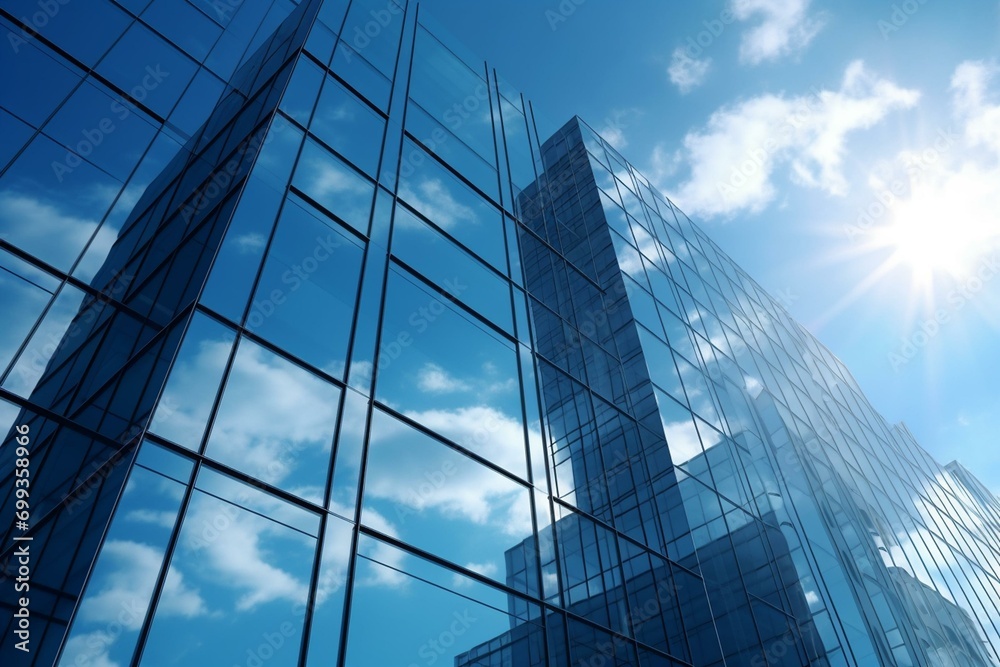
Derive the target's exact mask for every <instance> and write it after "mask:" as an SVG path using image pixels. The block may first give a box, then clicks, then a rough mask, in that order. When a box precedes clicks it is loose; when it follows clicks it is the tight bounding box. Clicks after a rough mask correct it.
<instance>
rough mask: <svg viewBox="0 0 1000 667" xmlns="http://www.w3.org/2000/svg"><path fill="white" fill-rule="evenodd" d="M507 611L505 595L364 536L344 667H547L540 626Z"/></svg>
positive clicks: (535, 614)
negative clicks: (435, 666)
mask: <svg viewBox="0 0 1000 667" xmlns="http://www.w3.org/2000/svg"><path fill="white" fill-rule="evenodd" d="M414 600H419V613H414V611H415V609H414V607H413V601H414ZM507 608H508V596H507V595H506V594H504V593H502V592H500V591H498V590H494V589H492V588H490V587H489V586H486V585H484V584H481V583H478V582H476V581H474V580H472V579H470V578H468V577H464V576H462V575H460V574H458V573H456V572H451V571H449V570H446V569H444V568H442V567H440V566H437V565H433V564H431V563H429V562H427V561H424V560H422V559H420V558H418V557H416V556H411V555H408V554H406V553H405V552H403V551H401V550H399V549H396V548H395V547H392V546H390V545H388V544H386V543H384V542H381V541H379V540H376V539H373V538H370V537H362V538H361V542H360V544H359V545H358V557H357V570H356V575H355V580H354V593H353V597H352V602H351V619H350V630H349V635H348V639H347V660H346V662H345V664H346V665H348V666H349V667H369V666H370V665H413V664H416V665H433V664H440V665H482V664H488V665H518V666H521V665H524V666H526V667H535V666H536V665H537V666H540V665H543V664H544V657H543V656H544V639H543V635H542V632H541V626H540V625H538V624H537V623H535V622H533V621H530V620H528V618H529V615H511V614H509V613H507V612H506V611H504V610H506V609H507ZM538 614H539V612H538V610H537V608H533V609H532V610H531V613H530V617H531V618H536V617H537V616H538ZM387 628H391V629H392V640H391V641H386V640H385V637H386V630H387Z"/></svg>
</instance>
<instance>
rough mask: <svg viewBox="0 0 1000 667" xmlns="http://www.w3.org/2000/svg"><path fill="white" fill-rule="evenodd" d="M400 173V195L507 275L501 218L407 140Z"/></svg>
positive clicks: (484, 201) (492, 207) (492, 208)
mask: <svg viewBox="0 0 1000 667" xmlns="http://www.w3.org/2000/svg"><path fill="white" fill-rule="evenodd" d="M402 159H403V162H402V164H401V166H400V170H399V196H400V197H401V198H402V199H403V200H404V201H406V203H407V204H409V205H410V206H412V207H413V208H414V209H416V210H417V211H419V212H420V213H421V214H422V215H423V216H424V217H426V218H427V219H428V220H430V221H431V222H433V223H434V224H435V225H437V226H438V227H440V228H441V229H443V230H444V231H446V232H448V233H449V234H451V235H452V236H453V237H455V238H456V239H457V240H458V241H459V242H461V243H462V244H464V245H465V246H466V247H468V248H469V249H470V250H472V252H474V253H476V254H477V255H479V256H480V257H482V258H484V259H485V260H486V261H488V262H489V263H490V264H492V265H493V266H494V267H496V268H497V269H498V270H499V271H502V272H504V273H506V271H507V266H506V264H507V262H506V253H505V252H504V247H505V246H504V231H503V218H502V216H501V214H500V210H499V209H497V208H495V207H494V206H492V205H491V204H489V203H487V201H486V200H485V199H483V198H482V197H481V196H479V195H478V194H477V193H476V192H475V191H474V190H473V189H472V188H470V187H469V186H468V185H466V184H465V183H462V182H461V181H460V180H459V179H458V178H457V177H456V176H455V175H454V174H452V173H451V172H450V171H448V169H447V168H445V167H444V166H442V165H441V164H440V163H439V162H438V161H437V160H435V159H434V158H433V157H431V156H430V155H428V154H427V153H426V152H425V151H424V150H423V149H421V148H420V147H418V146H417V145H416V144H414V143H413V142H412V141H410V140H409V139H407V140H406V141H405V142H404V145H403V158H402Z"/></svg>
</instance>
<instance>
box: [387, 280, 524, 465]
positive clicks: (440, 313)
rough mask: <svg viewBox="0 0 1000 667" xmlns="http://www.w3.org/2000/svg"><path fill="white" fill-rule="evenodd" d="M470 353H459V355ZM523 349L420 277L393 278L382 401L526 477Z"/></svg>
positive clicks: (388, 290) (390, 292)
mask: <svg viewBox="0 0 1000 667" xmlns="http://www.w3.org/2000/svg"><path fill="white" fill-rule="evenodd" d="M459 349H460V350H462V354H455V350H459ZM519 387H520V384H519V381H518V374H517V357H516V351H515V350H514V347H513V345H512V344H511V343H509V342H508V341H507V340H505V339H503V338H502V337H501V336H500V334H498V333H495V332H492V331H489V330H487V329H486V328H485V327H484V325H481V324H478V323H475V322H474V321H473V320H472V318H471V316H469V315H467V314H465V313H462V312H461V311H460V310H458V308H457V307H456V306H454V305H452V304H450V303H448V301H447V299H445V298H444V297H443V296H441V295H439V294H437V295H436V294H433V293H432V292H430V291H429V290H428V289H427V288H425V287H420V286H418V283H417V281H416V279H415V278H411V277H404V274H403V273H401V272H400V271H399V270H397V269H393V270H392V271H391V272H390V275H389V284H388V287H387V294H386V304H385V314H384V316H383V323H382V344H381V349H380V354H379V360H378V377H377V380H376V396H377V397H378V398H379V399H380V400H382V401H384V402H385V403H387V404H388V405H392V406H393V407H395V408H396V409H397V410H401V411H403V412H404V413H405V414H406V415H407V416H408V417H410V418H411V419H413V420H415V421H417V422H419V423H421V424H424V425H425V426H427V427H428V428H431V429H433V430H434V431H436V432H438V433H441V434H442V435H444V436H445V437H447V438H448V439H450V440H452V441H453V442H456V443H458V444H459V445H462V446H463V447H466V448H467V449H469V450H471V451H473V452H475V453H477V454H479V455H481V456H483V457H485V458H487V459H489V460H490V461H493V462H494V463H496V464H497V465H499V466H501V467H503V468H505V469H507V470H509V471H511V472H513V473H514V474H516V475H519V476H522V477H523V476H524V475H526V469H527V464H526V461H525V443H524V424H523V419H522V416H521V414H522V413H521V393H520V389H519Z"/></svg>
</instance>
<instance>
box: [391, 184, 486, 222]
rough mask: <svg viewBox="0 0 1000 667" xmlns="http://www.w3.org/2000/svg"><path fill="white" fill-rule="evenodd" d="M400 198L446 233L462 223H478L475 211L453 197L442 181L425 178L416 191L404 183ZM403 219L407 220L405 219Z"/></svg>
mask: <svg viewBox="0 0 1000 667" xmlns="http://www.w3.org/2000/svg"><path fill="white" fill-rule="evenodd" d="M399 196H400V197H402V198H403V199H405V200H406V201H407V202H409V203H410V204H412V205H413V207H414V208H416V209H417V210H418V211H420V212H421V213H423V214H424V215H425V216H427V218H429V219H430V220H431V222H433V223H434V224H435V225H437V226H438V227H440V228H441V229H444V230H445V231H448V230H451V229H454V228H455V227H457V226H458V225H459V224H460V223H466V224H470V223H471V224H475V223H476V222H477V221H478V218H476V213H475V211H473V210H472V209H471V208H469V207H468V206H466V205H465V204H461V203H459V202H458V201H457V200H456V199H455V198H454V197H452V196H451V193H450V192H449V191H448V188H446V187H445V185H444V183H442V182H441V180H440V179H436V178H433V179H431V178H425V179H424V180H422V181H420V183H419V184H418V185H417V186H416V189H414V188H412V187H410V184H409V182H407V181H404V182H403V183H402V184H401V185H400V188H399ZM403 219H404V220H406V218H405V217H404V218H403Z"/></svg>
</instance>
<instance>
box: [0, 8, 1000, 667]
mask: <svg viewBox="0 0 1000 667" xmlns="http://www.w3.org/2000/svg"><path fill="white" fill-rule="evenodd" d="M91 5H93V6H92V7H91ZM56 6H57V7H58V11H57V12H56V13H55V14H54V15H51V16H50V15H48V14H44V15H43V16H42V18H39V15H38V14H37V11H38V7H41V5H37V4H36V3H30V2H10V3H5V5H4V7H3V8H0V25H2V28H3V30H4V31H5V35H6V36H7V38H8V40H7V41H8V42H10V44H11V45H12V49H11V51H7V50H3V58H4V59H5V61H4V74H3V76H5V77H10V78H9V80H8V81H6V85H5V87H7V88H11V89H14V90H16V91H23V92H24V93H25V94H23V95H20V94H19V95H13V96H7V97H5V98H4V100H3V104H2V109H0V124H2V126H3V128H4V131H5V136H8V137H11V138H12V141H10V142H7V143H5V146H4V148H3V149H2V153H0V234H2V235H0V269H3V270H2V271H0V299H2V304H3V307H4V312H5V317H7V318H9V320H10V321H11V322H12V326H10V327H7V328H5V329H4V331H3V332H2V333H0V427H3V428H4V430H5V432H10V430H9V427H10V426H12V425H14V424H20V425H28V426H29V427H30V432H31V440H32V443H33V444H32V454H31V457H32V458H31V461H32V463H31V465H32V487H31V489H32V491H31V498H32V521H31V529H30V531H29V534H30V535H31V536H32V538H33V541H32V545H33V546H32V549H33V553H34V554H35V558H36V561H35V563H34V566H33V567H34V570H33V579H32V584H31V585H32V591H31V593H32V594H31V613H32V615H33V616H32V618H33V625H32V639H31V646H32V653H31V654H29V655H28V656H27V662H26V663H23V664H31V665H38V666H43V665H50V664H58V665H64V666H67V667H68V666H70V665H82V664H101V665H159V664H176V663H185V664H196V665H202V664H204V665H208V664H220V665H224V664H237V665H240V664H243V665H253V664H268V665H272V664H273V665H289V666H292V665H317V666H318V665H344V666H355V665H358V666H364V665H433V664H454V665H457V666H463V667H464V666H466V665H469V666H472V665H480V666H482V665H496V666H498V667H499V666H501V665H504V666H506V665H532V666H534V665H538V666H543V665H548V666H551V667H556V666H561V665H609V664H614V665H642V666H644V667H645V666H647V665H650V666H651V665H699V666H700V665H706V666H714V665H870V664H876V663H878V664H892V665H948V666H950V665H996V664H1000V579H998V578H997V577H998V575H997V573H998V572H1000V504H998V502H997V499H996V498H994V497H993V496H992V495H990V494H989V492H988V491H986V490H985V489H984V488H983V487H982V485H981V484H979V483H978V482H977V481H976V480H975V478H974V477H973V476H972V475H971V474H970V473H969V472H968V471H966V470H964V469H963V468H961V467H960V466H958V465H957V464H952V465H949V466H946V467H942V466H940V465H938V464H937V463H936V462H934V461H933V460H931V459H930V458H929V456H928V455H927V454H926V452H924V450H922V449H921V448H920V447H919V445H918V444H917V443H916V442H915V441H914V440H913V438H912V436H911V435H910V434H909V433H908V432H907V431H906V429H905V427H902V426H897V427H891V426H889V425H887V424H886V423H885V422H884V420H882V418H881V417H880V416H878V415H877V413H875V412H874V410H873V409H872V408H871V406H870V405H869V404H868V402H867V401H866V399H865V398H864V397H863V396H862V394H861V393H860V391H859V389H858V387H857V386H856V384H855V383H854V381H853V380H852V379H851V377H850V375H849V373H848V372H847V370H846V369H845V368H844V367H843V366H842V364H840V362H839V361H838V360H837V359H836V358H834V357H833V356H832V355H831V354H830V353H829V351H827V350H826V349H825V348H824V347H822V345H821V344H819V343H818V342H817V341H816V340H815V339H814V338H813V337H812V336H811V335H809V334H808V333H807V332H806V331H805V330H804V329H802V327H801V326H799V325H798V324H797V323H795V322H794V321H793V320H791V319H790V318H789V316H788V315H787V313H785V311H784V310H783V309H782V308H781V306H780V305H779V304H778V303H777V302H776V301H775V300H774V299H772V298H771V297H770V296H768V295H767V294H766V293H764V292H763V291H762V290H761V289H760V288H759V287H758V286H757V285H756V284H755V283H754V282H753V281H752V280H751V279H750V278H749V277H748V276H747V275H746V274H745V273H744V272H743V271H742V270H740V269H739V268H738V267H736V266H735V265H734V264H733V263H732V261H731V260H730V259H729V258H728V257H726V256H725V255H724V254H723V253H722V252H721V251H720V250H719V249H718V247H717V246H716V245H715V244H713V243H712V241H711V240H710V239H709V238H708V237H707V236H706V235H705V234H704V232H702V231H701V230H700V229H699V228H697V227H696V226H695V225H694V224H692V223H691V221H690V220H688V219H687V217H686V216H684V214H683V213H682V212H680V211H679V210H678V209H677V208H676V207H675V206H674V205H673V204H672V203H671V202H670V201H668V200H667V199H666V198H664V197H663V196H662V195H660V194H659V193H658V192H656V191H655V190H654V189H653V188H651V187H650V185H649V183H648V181H647V180H646V179H645V178H644V177H643V176H642V175H641V174H639V173H638V172H636V171H635V170H634V169H633V168H632V167H631V166H630V165H629V164H628V162H627V161H626V160H625V159H624V158H623V157H622V156H621V155H619V154H618V153H617V152H616V151H615V150H614V149H613V148H612V147H610V146H609V145H608V144H607V143H606V142H604V141H603V140H602V139H601V138H600V137H599V136H598V135H597V134H595V133H594V132H593V131H592V130H591V129H590V128H589V127H588V126H587V125H586V124H585V123H583V122H582V121H580V120H579V119H573V120H571V121H570V122H568V123H566V124H565V125H564V126H562V127H561V128H559V129H557V130H555V131H554V132H551V136H540V134H539V130H538V127H539V125H540V124H541V123H542V121H541V120H540V119H539V118H538V117H537V116H536V114H535V111H534V109H533V108H532V106H531V104H530V103H529V102H527V101H526V100H525V99H524V98H523V96H521V95H520V94H519V93H517V92H516V91H514V90H513V89H511V87H510V86H509V85H508V84H506V83H505V82H504V81H503V80H501V79H499V78H498V77H497V75H496V73H495V72H494V71H493V70H492V69H491V68H489V67H488V66H487V65H486V64H485V63H484V62H482V61H479V60H477V59H476V58H475V57H473V56H470V55H467V54H466V53H465V52H464V50H463V48H462V47H461V46H460V45H459V44H458V43H457V42H456V41H455V40H453V39H451V38H449V37H447V36H446V34H445V33H444V31H443V30H441V29H440V28H439V27H437V26H435V25H434V24H433V19H432V18H431V17H428V16H426V15H424V14H423V13H421V12H420V11H419V8H418V7H416V6H415V3H413V2H410V3H406V2H404V1H403V0H399V1H398V2H397V1H396V0H302V2H299V3H295V2H292V1H291V0H275V1H274V2H269V3H258V2H255V3H243V2H236V1H230V0H211V1H208V0H100V1H97V0H95V1H94V2H93V3H88V6H87V9H86V10H85V11H84V10H83V9H82V5H81V6H80V7H78V6H77V5H76V4H74V3H68V4H65V5H62V4H58V3H53V7H56ZM81 28H82V29H81ZM84 36H85V37H84ZM6 59H11V62H10V63H8V62H6ZM38 81H45V82H46V83H45V85H44V86H40V85H38V84H37V82H38ZM545 134H549V132H548V131H547V132H546V133H545ZM53 239H57V242H53ZM13 442H14V441H13V439H12V438H8V440H7V441H5V443H4V445H3V447H2V448H0V505H2V508H0V511H2V512H3V513H4V516H10V515H12V513H13V507H14V503H15V498H16V490H15V489H16V478H15V476H14V472H13V471H14V470H15V464H14V459H15V454H14V451H15V447H14V446H13ZM18 533H19V531H17V530H16V529H15V527H13V526H12V527H9V528H6V527H5V529H4V531H3V533H2V538H3V543H2V544H0V549H2V550H3V554H4V556H3V559H4V562H5V563H7V566H8V570H7V571H8V572H9V571H11V570H10V567H11V566H12V563H13V562H14V561H13V560H11V558H10V557H11V552H12V548H9V545H10V544H11V543H12V542H11V538H12V537H13V536H14V535H15V534H18ZM12 595H13V589H12V587H10V586H6V584H5V587H4V589H3V590H2V591H0V608H3V609H5V610H7V609H14V608H15V606H16V605H17V600H16V598H12V597H11V596H12ZM5 618H6V616H5ZM2 623H3V624H4V627H3V629H4V631H5V634H4V636H5V637H8V638H9V637H11V636H13V635H12V634H11V633H12V630H13V629H14V627H15V626H14V621H13V620H11V621H3V622H2ZM0 659H2V660H3V661H4V664H7V662H8V661H9V660H8V659H16V660H19V661H23V660H25V655H24V654H22V653H20V652H17V650H16V648H15V647H14V645H13V643H12V642H5V643H4V644H3V646H0ZM17 664H22V662H18V663H17Z"/></svg>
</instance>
